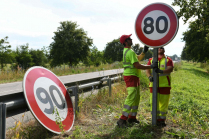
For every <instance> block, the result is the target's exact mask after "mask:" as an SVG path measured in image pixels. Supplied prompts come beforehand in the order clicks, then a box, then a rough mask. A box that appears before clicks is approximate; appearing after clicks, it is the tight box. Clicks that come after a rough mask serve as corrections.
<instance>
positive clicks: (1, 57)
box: [0, 36, 13, 69]
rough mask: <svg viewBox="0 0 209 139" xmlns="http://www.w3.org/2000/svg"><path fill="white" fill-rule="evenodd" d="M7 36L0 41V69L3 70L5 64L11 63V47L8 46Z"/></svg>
mask: <svg viewBox="0 0 209 139" xmlns="http://www.w3.org/2000/svg"><path fill="white" fill-rule="evenodd" d="M7 39H8V36H6V37H5V38H4V39H1V40H0V64H1V69H3V68H4V66H5V64H6V63H11V61H12V59H13V57H12V55H11V51H12V50H11V49H10V48H11V45H8V44H9V42H8V41H7Z"/></svg>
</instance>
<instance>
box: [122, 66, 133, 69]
mask: <svg viewBox="0 0 209 139" xmlns="http://www.w3.org/2000/svg"><path fill="white" fill-rule="evenodd" d="M124 68H133V69H134V68H135V67H134V66H126V67H124Z"/></svg>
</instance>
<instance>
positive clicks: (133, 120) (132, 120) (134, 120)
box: [128, 119, 140, 124]
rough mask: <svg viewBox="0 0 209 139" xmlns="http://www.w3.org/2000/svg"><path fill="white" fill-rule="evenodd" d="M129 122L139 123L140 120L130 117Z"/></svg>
mask: <svg viewBox="0 0 209 139" xmlns="http://www.w3.org/2000/svg"><path fill="white" fill-rule="evenodd" d="M128 123H129V124H139V123H140V122H139V121H138V120H136V119H128Z"/></svg>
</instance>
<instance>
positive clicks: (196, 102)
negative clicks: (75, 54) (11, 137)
mask: <svg viewBox="0 0 209 139" xmlns="http://www.w3.org/2000/svg"><path fill="white" fill-rule="evenodd" d="M180 66H181V68H178V70H176V71H175V70H174V72H173V73H172V74H171V77H172V89H171V97H170V104H169V110H168V115H167V121H166V123H167V126H166V127H164V128H159V127H153V126H151V125H152V118H151V113H150V104H149V97H150V93H149V90H148V88H147V87H148V79H147V77H146V76H145V74H142V77H141V79H140V81H141V97H140V99H141V100H140V106H139V114H138V115H137V119H138V120H139V121H140V124H138V125H134V126H132V127H129V128H128V129H121V128H118V127H117V126H116V122H117V120H118V119H119V117H120V116H121V112H122V107H123V103H124V100H125V98H126V96H127V91H126V87H125V83H124V82H122V81H121V82H120V83H118V84H116V85H114V86H113V87H112V96H111V97H109V93H108V89H100V90H99V92H98V93H97V94H95V95H93V94H92V95H90V96H88V97H86V98H84V97H81V98H80V103H79V106H80V113H79V114H78V117H77V119H76V121H75V124H74V127H73V128H72V130H71V131H70V132H68V133H64V134H63V135H59V136H57V135H54V134H53V135H52V134H48V136H47V137H46V138H52V139H55V138H63V139H64V138H66V139H138V138H139V139H168V138H182V139H184V138H209V120H208V118H209V109H208V99H209V95H208V92H209V86H208V84H209V81H208V79H209V74H208V73H207V72H206V70H205V69H202V68H201V67H200V65H199V64H195V65H194V64H193V63H187V62H183V64H181V65H180ZM12 131H13V132H14V130H12ZM22 131H24V130H22ZM22 131H21V132H22ZM42 132H44V133H45V132H47V131H46V129H43V131H42ZM19 134H20V132H19ZM25 134H28V133H24V134H23V133H21V135H25ZM22 138H25V137H24V136H23V137H22Z"/></svg>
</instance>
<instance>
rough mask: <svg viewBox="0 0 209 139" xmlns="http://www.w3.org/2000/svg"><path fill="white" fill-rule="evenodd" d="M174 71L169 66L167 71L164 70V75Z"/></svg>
mask: <svg viewBox="0 0 209 139" xmlns="http://www.w3.org/2000/svg"><path fill="white" fill-rule="evenodd" d="M172 71H173V67H172V66H167V69H165V70H163V73H171V72H172Z"/></svg>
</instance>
